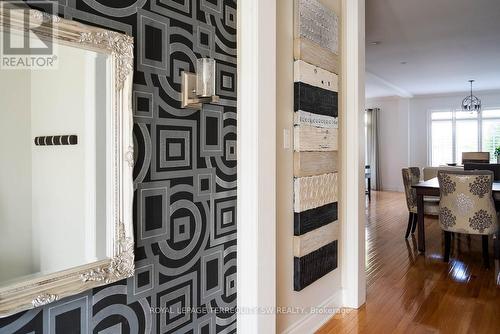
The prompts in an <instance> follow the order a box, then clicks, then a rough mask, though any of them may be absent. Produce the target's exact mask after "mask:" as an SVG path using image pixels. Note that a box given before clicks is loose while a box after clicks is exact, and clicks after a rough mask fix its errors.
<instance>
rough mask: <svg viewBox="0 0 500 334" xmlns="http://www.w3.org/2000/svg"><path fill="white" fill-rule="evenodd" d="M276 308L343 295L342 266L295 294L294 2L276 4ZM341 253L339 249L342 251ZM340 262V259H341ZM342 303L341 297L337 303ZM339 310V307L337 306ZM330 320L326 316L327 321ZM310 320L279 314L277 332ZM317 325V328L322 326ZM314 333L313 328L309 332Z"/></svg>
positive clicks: (330, 0)
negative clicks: (285, 140)
mask: <svg viewBox="0 0 500 334" xmlns="http://www.w3.org/2000/svg"><path fill="white" fill-rule="evenodd" d="M323 2H324V4H325V5H327V6H329V7H332V8H333V9H335V10H336V11H337V13H340V11H339V8H340V1H338V0H324V1H323ZM277 13H278V16H277V59H278V61H277V78H278V79H277V80H278V82H277V118H276V129H277V141H276V145H277V147H276V153H277V159H276V163H277V170H278V173H277V176H276V177H277V188H276V190H277V199H276V200H277V202H276V205H277V224H278V227H277V261H276V265H277V306H278V307H280V306H281V307H290V308H293V307H298V308H304V309H306V310H309V308H310V307H313V306H314V307H319V306H322V305H325V304H328V305H329V306H330V305H331V303H332V299H335V297H336V296H340V295H341V293H340V291H341V274H340V272H341V270H342V268H341V266H340V261H339V267H338V268H337V269H336V270H334V271H332V272H330V273H329V274H327V275H325V276H324V277H322V278H321V279H319V280H318V281H316V282H314V283H313V284H311V285H310V286H308V287H306V288H305V289H304V290H302V291H300V292H295V291H293V249H292V246H293V244H292V237H293V144H292V143H293V141H292V137H291V136H292V128H293V1H288V0H287V1H285V0H280V1H278V2H277ZM285 129H286V130H288V131H289V141H288V142H287V143H286V144H287V145H288V148H284V145H285V143H284V138H283V137H284V135H283V131H284V130H285ZM339 249H340V247H339ZM339 258H340V257H339ZM335 301H336V302H338V303H341V297H339V298H337V299H336V300H335ZM336 306H340V305H339V304H337V305H336ZM328 317H329V316H328V315H327V316H326V317H325V319H327V318H328ZM308 318H310V317H309V314H307V313H303V314H301V313H299V314H292V313H279V314H278V315H277V332H278V333H281V332H284V331H290V330H295V331H298V332H302V329H299V326H300V324H301V323H302V322H304V321H306V320H307V319H308ZM320 324H321V323H318V322H316V323H315V324H314V325H315V326H317V325H320ZM309 331H312V328H309Z"/></svg>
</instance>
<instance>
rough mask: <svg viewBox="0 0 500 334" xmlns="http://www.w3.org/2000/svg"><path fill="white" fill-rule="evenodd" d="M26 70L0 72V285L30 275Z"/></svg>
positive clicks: (28, 102) (28, 108) (28, 128)
mask: <svg viewBox="0 0 500 334" xmlns="http://www.w3.org/2000/svg"><path fill="white" fill-rule="evenodd" d="M29 82H30V72H29V71H28V70H2V71H0V100H1V101H2V108H1V109H0V156H1V160H2V164H1V165H0V285H1V282H2V281H5V280H9V279H13V278H15V277H19V276H23V275H28V274H31V273H32V258H31V234H32V232H31V143H32V140H31V135H30V131H31V130H30V128H31V124H30V118H31V115H30V101H29V98H20V96H22V95H27V96H29V94H30V86H29Z"/></svg>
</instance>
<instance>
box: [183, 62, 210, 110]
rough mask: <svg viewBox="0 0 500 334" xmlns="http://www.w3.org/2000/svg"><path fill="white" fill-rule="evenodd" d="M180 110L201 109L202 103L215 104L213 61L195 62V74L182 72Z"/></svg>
mask: <svg viewBox="0 0 500 334" xmlns="http://www.w3.org/2000/svg"><path fill="white" fill-rule="evenodd" d="M181 76H182V101H181V107H182V108H190V109H201V106H202V104H203V103H217V102H219V97H218V96H217V95H215V59H211V58H200V59H198V60H196V74H195V73H189V72H182V74H181Z"/></svg>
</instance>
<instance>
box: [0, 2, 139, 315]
mask: <svg viewBox="0 0 500 334" xmlns="http://www.w3.org/2000/svg"><path fill="white" fill-rule="evenodd" d="M0 18H1V27H0V30H1V44H2V53H1V56H2V59H1V65H0V157H1V161H2V163H1V167H0V171H1V172H0V316H7V315H11V314H14V313H16V312H19V311H21V310H26V309H29V308H32V307H37V306H41V305H44V304H47V303H50V302H53V301H55V300H58V299H60V298H63V297H65V296H69V295H72V294H76V293H79V292H81V291H84V290H87V289H90V288H93V287H96V286H99V285H103V284H108V283H111V282H114V281H117V280H120V279H123V278H126V277H130V276H132V275H133V272H134V254H133V249H134V246H133V227H132V196H133V184H132V167H133V162H134V155H133V140H132V113H131V90H132V87H131V86H132V73H133V40H132V37H129V36H127V35H124V34H120V33H117V32H113V31H108V30H104V29H100V28H96V27H91V26H87V25H84V24H80V23H77V22H73V21H68V20H64V19H62V18H59V17H57V16H52V15H49V14H45V13H42V12H40V11H36V10H33V9H29V8H21V7H12V6H7V5H3V6H1V7H0Z"/></svg>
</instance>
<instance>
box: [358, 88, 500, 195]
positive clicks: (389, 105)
mask: <svg viewBox="0 0 500 334" xmlns="http://www.w3.org/2000/svg"><path fill="white" fill-rule="evenodd" d="M466 94H467V92H464V93H460V94H440V95H427V96H417V97H413V98H401V97H385V98H376V99H367V100H366V107H367V108H380V109H381V111H380V165H381V174H382V175H381V177H382V178H381V181H382V189H383V190H393V191H403V184H402V179H401V168H403V167H405V166H415V167H420V168H423V167H425V166H427V165H428V164H429V162H428V158H427V145H428V141H427V131H428V129H427V127H428V119H427V117H428V111H429V110H432V109H442V108H459V107H460V104H461V102H462V99H463V98H464V97H465V96H466ZM474 94H475V95H476V96H478V97H479V98H480V99H481V101H482V103H483V108H493V107H500V92H491V91H487V92H474Z"/></svg>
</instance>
